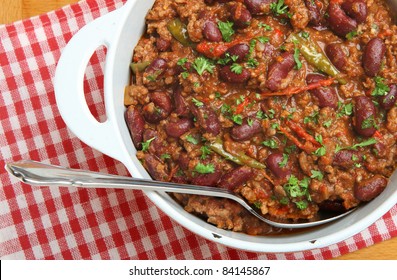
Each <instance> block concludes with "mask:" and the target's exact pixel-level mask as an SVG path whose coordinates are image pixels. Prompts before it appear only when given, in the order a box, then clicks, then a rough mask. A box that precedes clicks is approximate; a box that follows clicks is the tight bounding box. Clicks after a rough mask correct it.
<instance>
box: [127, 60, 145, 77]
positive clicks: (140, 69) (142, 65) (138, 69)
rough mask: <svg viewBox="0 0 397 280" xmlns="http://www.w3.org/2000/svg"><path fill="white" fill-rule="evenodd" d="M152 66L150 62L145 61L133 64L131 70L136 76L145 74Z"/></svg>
mask: <svg viewBox="0 0 397 280" xmlns="http://www.w3.org/2000/svg"><path fill="white" fill-rule="evenodd" d="M149 64H150V62H149V61H144V62H137V63H131V65H130V66H131V70H132V72H133V73H134V74H136V73H137V72H143V71H145V69H146V67H148V66H149Z"/></svg>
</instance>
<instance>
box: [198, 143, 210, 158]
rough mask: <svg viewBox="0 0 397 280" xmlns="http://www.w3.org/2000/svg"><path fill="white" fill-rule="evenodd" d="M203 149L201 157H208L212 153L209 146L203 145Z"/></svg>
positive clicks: (201, 149)
mask: <svg viewBox="0 0 397 280" xmlns="http://www.w3.org/2000/svg"><path fill="white" fill-rule="evenodd" d="M200 151H201V159H206V158H207V157H208V156H209V155H210V154H211V149H210V148H209V147H207V146H202V147H201V148H200Z"/></svg>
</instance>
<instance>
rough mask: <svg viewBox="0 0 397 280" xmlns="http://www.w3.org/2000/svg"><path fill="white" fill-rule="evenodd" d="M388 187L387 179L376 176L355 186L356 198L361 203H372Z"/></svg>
mask: <svg viewBox="0 0 397 280" xmlns="http://www.w3.org/2000/svg"><path fill="white" fill-rule="evenodd" d="M386 186H387V179H386V178H385V177H383V176H382V175H379V174H376V175H374V176H373V177H371V178H368V179H365V180H362V181H360V182H358V183H356V184H355V185H354V197H355V198H357V199H358V200H360V201H370V200H372V199H374V198H375V197H377V196H378V195H379V194H380V193H381V192H382V191H383V190H384V189H385V188H386Z"/></svg>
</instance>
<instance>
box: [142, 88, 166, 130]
mask: <svg viewBox="0 0 397 280" xmlns="http://www.w3.org/2000/svg"><path fill="white" fill-rule="evenodd" d="M149 98H150V100H151V101H152V102H150V103H149V104H147V105H145V106H144V107H143V116H144V118H145V120H146V121H147V122H149V123H158V122H159V121H161V120H164V119H165V118H167V117H168V115H169V114H170V113H171V111H172V104H171V99H170V97H169V96H168V94H167V93H165V92H162V91H155V92H152V93H150V95H149Z"/></svg>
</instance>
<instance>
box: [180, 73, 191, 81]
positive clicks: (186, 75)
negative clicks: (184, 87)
mask: <svg viewBox="0 0 397 280" xmlns="http://www.w3.org/2000/svg"><path fill="white" fill-rule="evenodd" d="M181 75H182V78H183V79H184V80H186V78H187V77H189V72H186V71H183V72H182V73H181Z"/></svg>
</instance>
